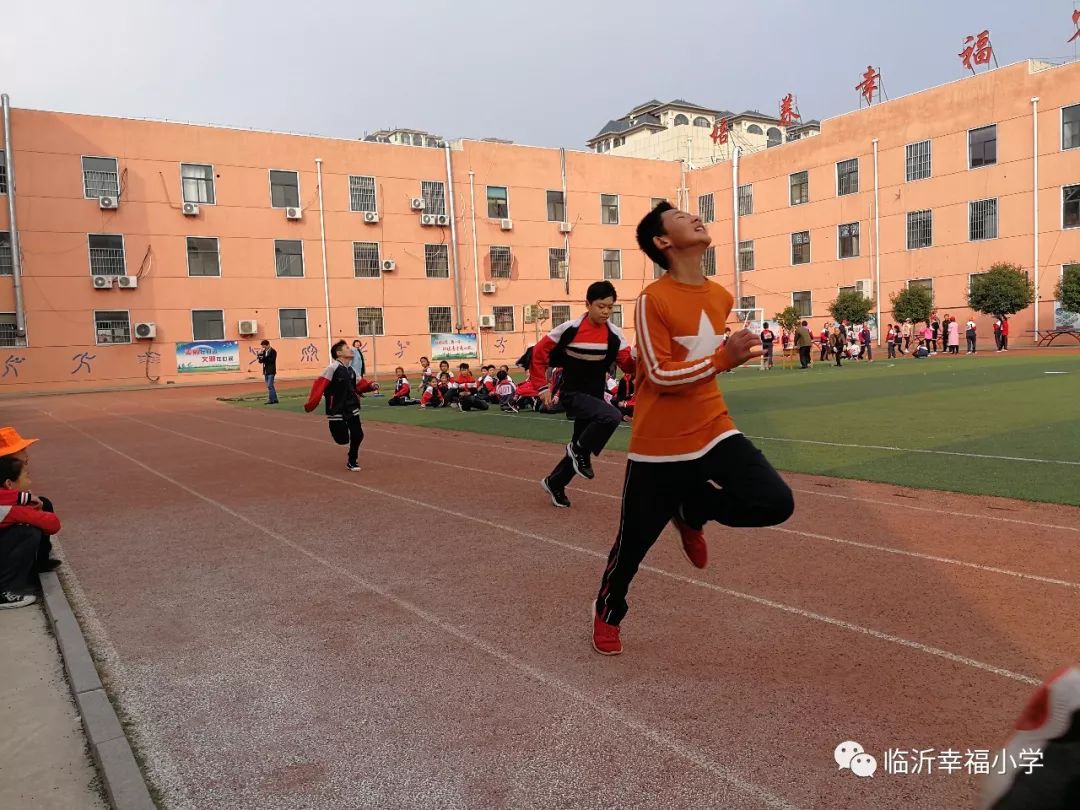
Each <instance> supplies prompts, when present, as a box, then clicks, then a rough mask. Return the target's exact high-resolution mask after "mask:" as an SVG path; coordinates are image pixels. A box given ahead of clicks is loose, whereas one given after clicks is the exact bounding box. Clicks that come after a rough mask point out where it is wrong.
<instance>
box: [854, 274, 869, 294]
mask: <svg viewBox="0 0 1080 810" xmlns="http://www.w3.org/2000/svg"><path fill="white" fill-rule="evenodd" d="M870 285H871V282H870V279H868V278H860V279H859V280H858V281H856V282H855V292H857V293H859V295H864V296H866V297H867V298H869V297H870V294H871V293H872V292H873V287H871V286H870Z"/></svg>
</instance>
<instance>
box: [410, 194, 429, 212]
mask: <svg viewBox="0 0 1080 810" xmlns="http://www.w3.org/2000/svg"><path fill="white" fill-rule="evenodd" d="M409 207H410V208H411V209H412V210H413V211H423V210H424V208H426V207H427V206H425V204H424V198H423V197H413V198H411V199H410V200H409Z"/></svg>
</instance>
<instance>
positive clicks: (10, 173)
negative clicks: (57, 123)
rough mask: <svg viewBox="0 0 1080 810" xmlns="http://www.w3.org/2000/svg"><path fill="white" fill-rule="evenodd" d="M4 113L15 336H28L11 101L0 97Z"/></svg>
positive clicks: (5, 166) (4, 96)
mask: <svg viewBox="0 0 1080 810" xmlns="http://www.w3.org/2000/svg"><path fill="white" fill-rule="evenodd" d="M0 106H2V107H3V112H4V168H5V170H6V171H7V200H8V223H9V224H8V230H9V231H10V232H11V281H12V284H14V285H15V335H16V337H25V336H26V308H25V305H24V304H23V289H22V250H21V249H20V247H19V226H18V224H17V222H16V220H15V155H14V149H12V147H11V99H10V98H9V97H8V94H7V93H4V94H3V95H2V96H0Z"/></svg>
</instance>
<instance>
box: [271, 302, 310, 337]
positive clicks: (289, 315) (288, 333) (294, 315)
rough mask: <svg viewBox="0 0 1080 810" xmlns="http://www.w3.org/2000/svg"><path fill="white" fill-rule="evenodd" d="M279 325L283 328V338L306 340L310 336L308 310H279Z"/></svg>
mask: <svg viewBox="0 0 1080 810" xmlns="http://www.w3.org/2000/svg"><path fill="white" fill-rule="evenodd" d="M278 325H279V326H280V327H281V336H282V337H283V338H306V337H307V336H308V334H307V310H306V309H279V310H278Z"/></svg>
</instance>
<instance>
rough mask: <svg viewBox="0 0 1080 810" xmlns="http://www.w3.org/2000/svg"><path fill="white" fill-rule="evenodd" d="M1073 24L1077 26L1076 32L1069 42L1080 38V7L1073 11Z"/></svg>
mask: <svg viewBox="0 0 1080 810" xmlns="http://www.w3.org/2000/svg"><path fill="white" fill-rule="evenodd" d="M1072 21H1073V25H1074V26H1076V33H1075V34H1073V35H1072V36H1071V37H1070V38H1069V40H1068V41H1069V42H1074V41H1075V40H1077V39H1080V8H1078V9H1076V11H1074V12H1073V16H1072Z"/></svg>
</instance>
